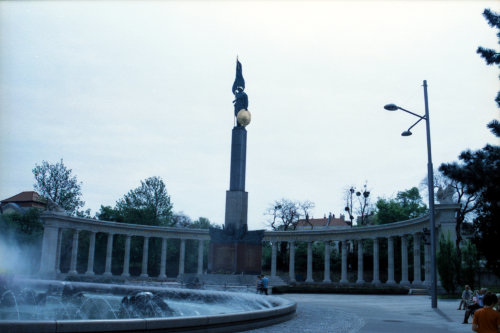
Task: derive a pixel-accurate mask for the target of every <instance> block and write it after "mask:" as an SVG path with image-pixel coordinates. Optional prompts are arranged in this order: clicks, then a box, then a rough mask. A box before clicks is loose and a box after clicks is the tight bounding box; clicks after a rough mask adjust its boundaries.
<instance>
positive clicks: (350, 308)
mask: <svg viewBox="0 0 500 333" xmlns="http://www.w3.org/2000/svg"><path fill="white" fill-rule="evenodd" d="M280 297H283V298H287V299H290V300H293V301H295V302H297V313H296V316H295V317H294V318H293V319H291V320H289V321H287V322H284V323H281V324H277V325H273V326H269V327H264V328H260V329H256V330H250V331H247V332H253V333H256V332H259V333H282V332H287V333H295V332H321V333H329V332H332V333H333V332H335V333H356V332H359V333H422V332H424V333H446V332H450V333H451V332H453V333H460V332H471V331H472V328H471V324H468V325H465V324H462V321H463V316H464V311H459V310H457V307H458V303H459V301H457V300H438V308H437V309H432V308H431V299H430V297H429V296H406V295H404V296H382V295H340V294H286V295H280ZM470 322H472V319H469V323H470Z"/></svg>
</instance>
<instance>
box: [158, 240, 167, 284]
mask: <svg viewBox="0 0 500 333" xmlns="http://www.w3.org/2000/svg"><path fill="white" fill-rule="evenodd" d="M166 269H167V239H166V238H162V239H161V259H160V275H159V276H158V278H159V279H162V280H164V279H166V278H167V274H165V273H166Z"/></svg>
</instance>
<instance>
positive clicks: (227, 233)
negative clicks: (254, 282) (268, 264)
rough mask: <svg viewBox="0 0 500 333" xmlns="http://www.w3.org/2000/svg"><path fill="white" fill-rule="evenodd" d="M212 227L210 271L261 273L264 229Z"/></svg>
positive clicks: (209, 255) (209, 256)
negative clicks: (237, 230) (249, 229)
mask: <svg viewBox="0 0 500 333" xmlns="http://www.w3.org/2000/svg"><path fill="white" fill-rule="evenodd" d="M233 231H234V230H229V229H215V228H211V229H210V248H209V253H208V273H228V274H240V273H243V274H260V273H261V265H262V238H263V237H264V230H255V231H247V232H243V231H244V230H242V229H239V233H235V232H233Z"/></svg>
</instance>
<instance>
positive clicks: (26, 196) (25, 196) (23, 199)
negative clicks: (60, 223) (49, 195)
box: [1, 191, 47, 208]
mask: <svg viewBox="0 0 500 333" xmlns="http://www.w3.org/2000/svg"><path fill="white" fill-rule="evenodd" d="M8 203H15V204H17V205H19V206H21V207H36V208H45V206H46V205H47V201H46V200H45V199H44V198H43V197H42V196H41V195H40V194H38V193H37V192H35V191H25V192H21V193H19V194H16V195H14V196H13V197H10V198H7V199H4V200H2V201H1V204H2V206H5V205H7V204H8Z"/></svg>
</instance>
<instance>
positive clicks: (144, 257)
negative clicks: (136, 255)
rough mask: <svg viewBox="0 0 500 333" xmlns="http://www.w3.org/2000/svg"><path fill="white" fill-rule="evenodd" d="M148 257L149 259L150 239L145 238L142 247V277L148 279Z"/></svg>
mask: <svg viewBox="0 0 500 333" xmlns="http://www.w3.org/2000/svg"><path fill="white" fill-rule="evenodd" d="M148 257H149V237H147V236H146V237H144V243H143V245H142V267H141V277H144V278H146V277H148Z"/></svg>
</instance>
